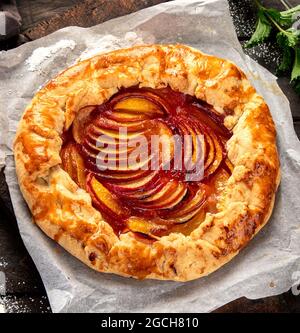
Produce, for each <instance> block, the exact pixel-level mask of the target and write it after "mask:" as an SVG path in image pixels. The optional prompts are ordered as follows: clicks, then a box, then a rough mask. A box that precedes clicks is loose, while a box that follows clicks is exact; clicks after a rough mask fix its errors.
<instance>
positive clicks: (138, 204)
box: [14, 45, 280, 281]
mask: <svg viewBox="0 0 300 333" xmlns="http://www.w3.org/2000/svg"><path fill="white" fill-rule="evenodd" d="M14 155H15V162H16V171H17V175H18V180H19V184H20V188H21V191H22V193H23V195H24V198H25V200H26V202H27V204H28V206H29V208H30V210H31V212H32V215H33V217H34V221H35V222H36V223H37V225H38V226H39V227H40V228H41V229H42V230H43V231H44V232H45V233H46V234H47V235H48V236H49V237H51V238H52V239H54V240H55V241H56V242H58V243H59V244H60V245H61V246H63V247H64V248H65V249H66V250H67V251H69V252H70V253H71V254H72V255H74V256H76V257H77V258H79V259H80V260H81V261H83V262H84V263H86V264H87V265H88V266H90V267H92V268H93V269H95V270H98V271H101V272H110V273H115V274H119V275H123V276H130V277H135V278H139V279H143V278H152V279H167V280H176V281H188V280H192V279H196V278H199V277H201V276H204V275H207V274H209V273H211V272H213V271H215V270H216V269H217V268H219V267H220V266H222V265H223V264H225V263H226V262H228V261H229V260H230V259H232V258H233V257H234V256H235V255H236V254H237V253H238V252H239V251H240V249H241V248H242V247H244V246H245V245H246V244H247V243H248V242H249V240H250V239H251V238H252V237H253V236H254V235H255V234H256V233H257V232H258V231H259V230H260V229H261V228H262V227H263V226H264V225H265V224H266V222H267V221H268V219H269V217H270V215H271V212H272V209H273V205H274V199H275V192H276V190H277V187H278V185H279V181H280V166H279V159H278V153H277V148H276V131H275V127H274V123H273V120H272V117H271V115H270V112H269V109H268V106H267V105H266V103H265V102H264V100H263V98H262V97H261V96H259V95H258V94H257V93H256V91H255V89H254V88H253V87H252V86H251V84H250V83H249V81H248V80H247V78H246V76H245V74H244V73H243V72H242V71H241V70H240V69H239V68H237V67H236V66H235V65H234V64H233V63H231V62H230V61H228V60H224V59H220V58H217V57H214V56H209V55H206V54H203V53H201V52H200V51H198V50H196V49H193V48H191V47H188V46H184V45H149V46H137V47H133V48H130V49H123V50H117V51H113V52H110V53H107V54H102V55H99V56H96V57H93V58H91V59H88V60H85V61H82V62H79V63H77V64H76V65H74V66H72V67H70V68H68V69H67V70H65V71H64V72H62V73H61V74H59V75H58V76H57V77H56V78H54V79H53V80H51V81H50V82H49V83H48V84H46V86H45V87H44V88H42V89H41V90H40V91H39V92H37V93H36V95H35V96H34V98H33V99H32V101H31V103H30V105H29V106H28V107H27V108H26V110H25V112H24V114H23V117H22V119H21V121H20V123H19V127H18V131H17V134H16V138H15V142H14Z"/></svg>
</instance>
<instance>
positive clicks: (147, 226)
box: [126, 216, 167, 236]
mask: <svg viewBox="0 0 300 333" xmlns="http://www.w3.org/2000/svg"><path fill="white" fill-rule="evenodd" d="M126 224H127V226H128V228H129V229H130V230H131V231H133V232H140V233H142V234H145V235H152V236H153V235H155V234H158V233H159V232H162V231H166V230H167V226H165V225H159V224H156V223H153V222H151V221H149V220H147V219H144V218H141V217H136V216H132V217H130V218H129V219H128V220H127V221H126Z"/></svg>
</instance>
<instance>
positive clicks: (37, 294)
mask: <svg viewBox="0 0 300 333" xmlns="http://www.w3.org/2000/svg"><path fill="white" fill-rule="evenodd" d="M224 1H225V0H224ZM160 2H165V1H162V0H139V1H136V0H95V1H92V0H84V1H79V0H66V1H62V0H52V1H43V0H38V1H36V0H17V4H18V8H19V11H20V14H21V16H22V19H23V24H22V27H21V35H20V36H19V37H15V38H12V39H11V40H9V41H6V42H4V43H2V44H0V49H9V48H14V47H16V46H18V45H20V44H21V43H24V42H27V41H30V40H34V39H37V38H40V37H42V36H45V35H47V34H49V33H51V32H53V31H55V30H58V29H60V28H63V27H65V26H69V25H78V26H83V27H88V26H92V25H95V24H99V23H101V22H104V21H106V20H108V19H111V18H114V17H117V16H121V15H125V14H128V13H132V12H134V11H136V10H139V9H141V8H144V7H148V6H151V5H154V4H157V3H160ZM264 3H265V4H266V5H270V6H273V7H277V8H283V7H282V5H281V4H280V1H276V0H268V1H267V0H266V1H264ZM288 3H289V4H291V5H296V4H300V0H289V1H288ZM229 5H230V10H231V14H232V17H233V21H234V24H235V27H236V31H237V35H238V37H239V39H240V42H241V44H244V43H245V41H246V40H248V39H249V37H250V35H251V33H252V32H253V29H254V27H255V9H254V6H253V3H252V1H251V0H230V1H229ZM246 53H248V54H249V55H250V56H251V57H252V58H254V59H255V60H257V61H258V62H259V63H260V64H262V65H263V66H265V67H266V68H268V69H269V70H270V71H271V72H273V73H274V72H275V68H276V63H277V62H278V61H279V59H280V52H279V50H278V49H277V48H276V46H275V43H272V42H271V43H266V44H265V45H263V46H262V47H256V48H254V49H251V50H246ZM278 81H279V85H280V87H281V88H282V90H283V91H284V93H285V94H286V96H287V97H288V99H289V101H290V104H291V109H292V113H293V118H294V126H295V130H296V132H297V134H298V137H299V135H300V110H299V105H300V97H299V96H297V95H296V94H295V92H294V91H293V89H292V88H291V86H290V85H289V79H288V78H285V77H283V78H280V79H279V80H278ZM0 213H1V215H0V283H1V278H2V277H3V273H4V274H5V279H6V294H5V295H2V296H0V312H1V311H2V312H3V309H4V307H5V308H6V311H7V312H51V310H50V307H49V302H48V299H47V296H46V292H45V289H44V286H43V283H42V281H41V278H40V276H39V274H38V272H37V270H36V268H35V266H34V263H33V262H32V260H31V258H30V256H29V255H28V253H27V251H26V249H25V248H24V245H23V243H22V240H21V238H20V235H19V232H18V229H17V224H16V220H15V217H14V213H13V209H12V207H11V202H10V199H9V194H8V190H7V187H6V184H5V180H4V175H3V172H0ZM0 295H1V289H0ZM1 304H2V305H1ZM216 312H300V296H298V297H297V296H293V295H292V293H291V292H287V293H284V294H282V295H279V296H274V297H268V298H264V299H259V300H248V299H246V298H240V299H238V300H236V301H233V302H231V303H229V304H227V305H225V306H223V307H222V308H220V309H218V310H217V311H216Z"/></svg>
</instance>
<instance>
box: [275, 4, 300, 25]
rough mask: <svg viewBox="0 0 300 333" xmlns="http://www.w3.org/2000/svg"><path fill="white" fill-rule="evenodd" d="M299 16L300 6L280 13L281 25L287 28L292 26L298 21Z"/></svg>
mask: <svg viewBox="0 0 300 333" xmlns="http://www.w3.org/2000/svg"><path fill="white" fill-rule="evenodd" d="M298 15H300V5H298V6H296V7H293V8H291V9H289V10H285V11H283V12H280V22H279V23H280V24H281V25H283V26H285V27H287V26H291V25H292V24H293V23H294V22H295V21H296V20H297V16H298Z"/></svg>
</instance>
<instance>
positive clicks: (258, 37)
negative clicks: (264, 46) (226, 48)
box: [245, 9, 272, 48]
mask: <svg viewBox="0 0 300 333" xmlns="http://www.w3.org/2000/svg"><path fill="white" fill-rule="evenodd" d="M257 15H258V20H257V25H256V29H255V31H254V33H253V35H252V37H251V38H250V40H249V41H248V42H247V43H246V44H245V47H247V48H249V47H253V46H255V45H257V44H259V43H262V42H263V41H265V40H266V39H267V38H268V37H269V36H270V33H271V29H272V27H271V24H270V23H269V21H268V19H267V18H266V16H265V14H264V11H263V10H262V9H259V10H258V14H257Z"/></svg>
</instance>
